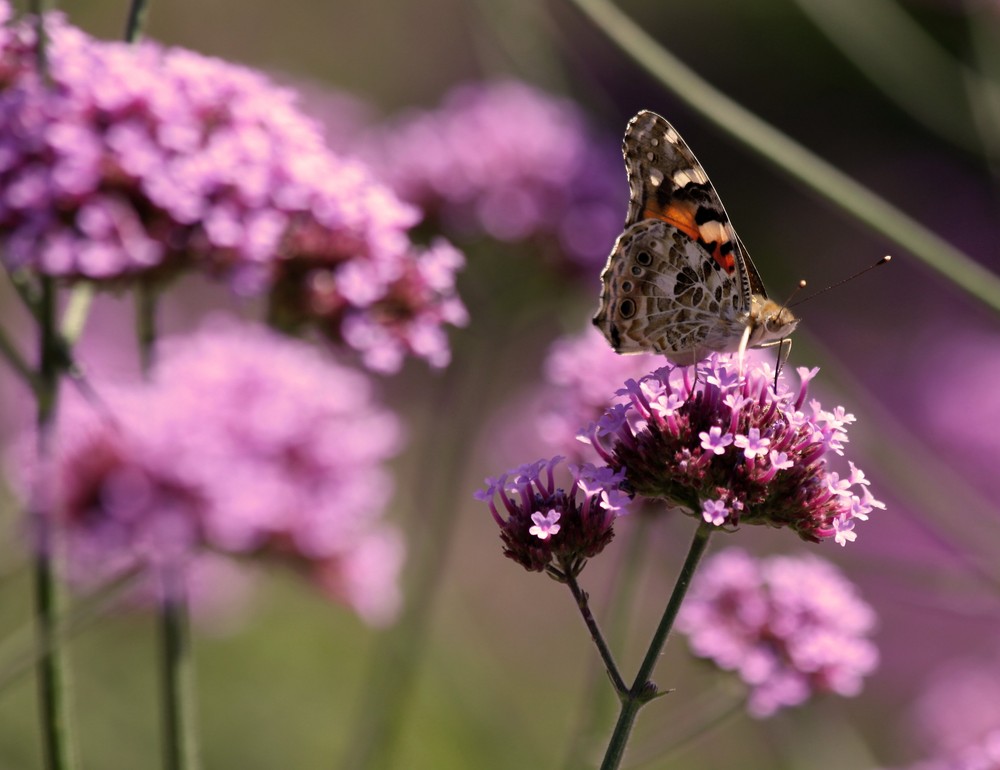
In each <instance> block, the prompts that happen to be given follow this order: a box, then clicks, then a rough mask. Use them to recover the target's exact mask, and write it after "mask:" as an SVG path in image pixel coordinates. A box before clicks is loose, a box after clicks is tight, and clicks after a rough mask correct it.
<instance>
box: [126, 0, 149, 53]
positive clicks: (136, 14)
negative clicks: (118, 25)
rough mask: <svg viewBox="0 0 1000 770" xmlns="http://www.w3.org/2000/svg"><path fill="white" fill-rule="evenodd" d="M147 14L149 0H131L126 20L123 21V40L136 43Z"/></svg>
mask: <svg viewBox="0 0 1000 770" xmlns="http://www.w3.org/2000/svg"><path fill="white" fill-rule="evenodd" d="M148 16H149V0H132V2H131V4H130V5H129V9H128V20H127V21H126V22H125V42H126V43H136V42H138V41H139V36H140V35H142V30H143V29H144V28H145V26H146V18H147V17H148Z"/></svg>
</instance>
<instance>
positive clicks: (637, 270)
mask: <svg viewBox="0 0 1000 770" xmlns="http://www.w3.org/2000/svg"><path fill="white" fill-rule="evenodd" d="M644 272H646V271H645V270H643V269H642V268H641V267H639V266H638V265H632V275H634V276H635V277H636V278H638V277H639V276H640V275H642V274H643V273H644Z"/></svg>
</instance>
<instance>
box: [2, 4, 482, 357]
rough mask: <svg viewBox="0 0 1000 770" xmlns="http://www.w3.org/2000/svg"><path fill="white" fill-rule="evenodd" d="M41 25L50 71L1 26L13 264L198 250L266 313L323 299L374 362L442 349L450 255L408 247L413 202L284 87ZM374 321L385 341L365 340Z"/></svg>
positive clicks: (147, 47) (460, 315) (196, 59)
mask: <svg viewBox="0 0 1000 770" xmlns="http://www.w3.org/2000/svg"><path fill="white" fill-rule="evenodd" d="M0 3H3V6H2V12H0V17H2V16H9V7H8V6H7V5H6V2H5V0H0ZM46 27H47V30H48V33H49V35H50V38H51V40H50V44H49V46H48V47H47V51H48V60H49V64H48V66H49V73H48V82H47V81H46V79H45V78H42V77H41V76H40V75H39V74H38V72H37V71H36V70H35V65H34V59H35V51H34V48H35V44H34V35H35V33H34V26H33V25H32V24H30V23H27V22H22V23H19V24H12V25H9V26H5V27H4V28H3V35H2V36H0V191H2V192H0V233H2V235H0V250H2V253H3V257H2V258H3V260H4V263H5V264H6V266H7V267H8V268H9V269H16V268H20V267H28V268H31V269H34V270H37V271H40V272H43V273H46V274H49V275H54V276H62V277H67V278H79V277H83V278H88V279H94V280H101V281H119V280H122V279H126V278H130V277H135V276H138V275H142V276H145V277H147V278H149V277H163V276H167V275H169V274H172V273H174V272H176V271H178V270H182V269H187V268H189V267H197V268H198V269H200V270H202V271H205V272H207V273H210V274H212V275H216V276H220V277H222V278H224V279H225V280H226V281H227V282H228V283H229V285H230V286H232V288H233V289H234V290H235V291H236V292H238V293H240V294H259V293H262V292H264V291H266V290H269V289H272V288H273V291H274V302H273V305H274V307H275V313H276V314H277V315H278V316H281V315H282V312H283V311H284V315H285V316H291V317H292V318H291V320H292V321H294V322H296V323H304V322H307V321H311V320H316V318H317V317H318V320H319V321H320V324H321V326H322V328H323V330H324V331H325V332H326V333H327V334H328V335H330V336H332V337H334V338H335V339H336V340H337V341H346V342H347V343H348V344H349V345H351V346H352V347H355V348H357V349H358V350H360V351H361V352H362V354H363V356H364V357H365V359H366V360H368V361H374V362H377V364H378V365H380V366H381V368H383V369H390V370H391V369H393V368H398V364H397V363H390V362H395V361H396V360H398V359H399V358H400V357H401V355H402V354H401V353H400V351H402V352H405V353H414V354H416V355H420V356H423V357H425V358H428V359H429V360H431V361H432V362H433V363H435V364H436V365H441V364H443V363H445V362H446V361H447V358H448V347H447V343H446V341H444V336H443V333H442V331H441V329H440V326H441V324H443V323H461V322H462V321H463V319H464V310H463V309H462V306H461V303H460V302H459V301H458V299H457V298H456V297H455V286H454V273H455V271H456V270H457V269H458V268H459V267H460V266H461V257H460V255H458V254H457V253H456V252H454V251H453V250H450V249H448V248H447V247H446V246H443V245H441V246H435V247H433V248H432V249H431V250H430V251H429V252H424V251H423V250H422V249H418V248H417V247H415V246H414V245H413V243H412V242H411V241H410V239H409V236H408V234H407V230H408V229H409V228H410V227H411V226H412V225H414V224H415V223H416V222H417V221H418V220H419V218H420V215H419V212H418V211H417V210H416V209H415V208H413V207H412V206H410V205H408V204H405V203H403V202H402V201H401V200H400V199H399V198H398V197H397V196H396V195H395V194H393V193H392V191H391V190H390V189H389V188H388V187H386V186H385V185H383V184H381V183H380V182H378V181H377V180H376V179H375V177H374V176H373V173H372V172H371V170H370V169H369V167H368V166H367V165H365V164H364V163H362V162H361V161H359V160H356V159H350V158H347V157H344V156H340V155H337V154H334V153H332V152H331V151H330V150H329V149H328V148H327V147H326V146H325V144H324V141H323V136H322V132H321V130H320V129H319V126H318V124H317V123H316V122H315V121H312V120H310V119H309V118H307V117H305V116H304V115H303V114H302V113H301V112H300V111H299V109H298V108H297V106H296V104H295V101H296V97H295V95H294V93H293V92H292V91H290V90H288V89H284V88H279V87H277V86H275V85H273V84H271V83H270V82H269V81H268V80H267V79H266V78H265V77H264V76H263V75H261V74H259V73H257V72H254V71H252V70H250V69H247V68H244V67H240V66H237V65H233V64H229V63H227V62H224V61H221V60H218V59H213V58H210V57H206V56H202V55H199V54H197V53H194V52H192V51H187V50H184V49H180V48H164V47H162V46H160V45H157V44H156V43H153V42H142V43H140V44H137V45H128V44H125V43H120V42H105V41H99V40H95V39H93V38H90V37H89V36H87V35H86V34H85V33H83V32H82V31H80V30H78V29H76V28H74V27H72V26H70V25H69V24H68V23H66V21H65V20H64V19H63V17H62V16H60V15H59V14H49V15H48V16H47V17H46ZM442 251H448V252H449V253H448V255H447V257H442V256H441V252H442ZM283 303H285V304H283ZM287 303H291V305H290V307H289V306H288V304H287ZM348 323H349V324H350V325H351V329H350V330H348V329H346V328H342V327H343V326H345V325H347V324H348ZM362 327H363V330H362V331H359V330H358V329H359V328H362ZM383 327H385V328H383ZM372 329H375V330H376V331H371V330H372ZM386 339H388V340H390V341H391V345H392V346H393V347H394V350H393V352H392V354H384V353H382V352H380V351H376V350H373V347H372V346H374V345H380V344H382V342H383V340H386Z"/></svg>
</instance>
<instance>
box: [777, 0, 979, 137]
mask: <svg viewBox="0 0 1000 770" xmlns="http://www.w3.org/2000/svg"><path fill="white" fill-rule="evenodd" d="M795 3H796V5H798V7H799V10H801V11H802V12H803V13H804V14H805V15H806V16H808V17H809V19H810V21H812V23H813V24H815V25H816V26H817V27H818V28H819V29H820V31H821V32H822V33H823V34H824V35H826V37H827V39H829V40H830V42H832V43H833V44H834V45H835V46H836V47H837V48H839V49H840V52H841V53H842V54H843V55H844V56H845V57H847V59H849V60H850V61H851V62H852V63H853V64H854V66H855V67H856V68H857V69H858V71H860V72H861V74H862V75H864V76H865V77H866V78H868V79H869V80H870V81H871V82H872V83H874V84H875V86H877V87H878V88H879V90H881V91H882V94H883V95H884V96H885V97H886V98H887V99H890V100H891V101H894V102H896V104H898V105H899V107H901V108H902V109H903V110H905V111H906V112H908V113H909V114H910V115H911V116H912V117H913V118H914V119H915V120H918V121H919V122H920V123H922V124H923V125H924V126H926V127H927V128H929V129H930V130H932V131H934V132H935V133H937V134H938V135H939V136H940V137H942V138H943V139H945V140H946V141H949V142H951V143H953V144H955V145H957V146H959V147H961V148H963V149H965V150H968V151H971V152H979V151H980V150H981V149H982V145H981V144H980V142H979V140H978V138H977V136H976V132H975V128H974V126H973V120H972V115H971V114H970V110H969V104H968V102H967V101H966V100H965V98H964V95H963V90H964V85H963V84H964V82H965V81H967V80H968V79H970V78H974V79H979V76H978V74H977V73H975V72H973V71H972V70H971V69H969V68H968V67H966V66H964V65H963V64H961V63H960V62H958V61H957V60H956V59H955V58H954V57H953V56H952V55H951V54H950V53H949V52H948V51H947V50H945V48H944V47H943V46H942V45H940V44H939V43H938V42H937V41H936V40H935V39H934V38H933V37H931V35H929V34H928V33H927V32H926V31H925V30H924V28H923V27H921V26H920V25H919V24H918V23H917V22H916V21H914V19H913V17H912V16H910V15H909V14H907V13H906V12H905V11H904V10H903V9H902V8H901V7H900V6H899V5H898V4H897V3H896V2H894V0H840V1H839V2H836V3H830V2H826V0H795ZM887 41H892V42H891V45H890V44H887Z"/></svg>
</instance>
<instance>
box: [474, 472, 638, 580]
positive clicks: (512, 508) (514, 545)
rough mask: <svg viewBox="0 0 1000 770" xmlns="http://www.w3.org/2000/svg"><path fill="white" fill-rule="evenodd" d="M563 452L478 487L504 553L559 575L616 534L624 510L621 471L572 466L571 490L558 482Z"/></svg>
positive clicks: (573, 570) (625, 498) (573, 568)
mask: <svg viewBox="0 0 1000 770" xmlns="http://www.w3.org/2000/svg"><path fill="white" fill-rule="evenodd" d="M563 459H564V458H562V457H554V458H552V459H551V460H539V461H537V462H535V463H531V464H530V465H523V466H521V467H520V468H516V469H514V470H512V471H509V472H507V473H502V474H500V476H499V477H497V478H495V479H487V481H486V489H483V490H480V491H479V492H477V493H476V499H477V500H480V501H482V502H485V503H486V504H487V505H488V506H489V508H490V512H491V513H492V514H493V519H494V521H496V523H497V525H498V526H499V527H500V538H501V540H503V543H504V555H505V556H507V557H508V558H510V559H513V560H514V561H516V562H517V563H518V564H520V565H521V566H522V567H524V568H525V569H527V570H530V571H533V572H541V571H543V570H545V571H547V572H548V573H549V574H550V575H552V576H553V577H556V578H563V577H565V576H567V575H573V576H575V575H576V574H578V573H579V571H580V570H581V569H582V568H583V565H584V563H585V562H586V560H587V559H588V558H590V557H592V556H596V555H597V554H598V553H600V552H601V551H602V550H604V547H605V546H606V545H607V544H608V543H610V542H611V538H612V537H614V531H613V528H612V525H613V524H614V521H615V519H616V518H617V517H618V516H620V515H622V514H623V513H625V512H626V506H627V505H628V503H629V499H628V495H626V494H625V493H623V492H622V491H621V489H620V487H619V484H620V483H621V480H622V475H621V474H620V473H615V472H614V471H612V470H611V469H610V468H606V467H604V468H597V467H595V466H593V465H590V464H584V465H581V466H570V469H569V470H570V474H571V477H572V483H571V486H570V488H569V491H568V492H567V491H566V490H564V489H563V488H561V487H557V486H556V480H555V469H556V467H557V466H558V465H559V464H560V463H561V462H562V460H563Z"/></svg>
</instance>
